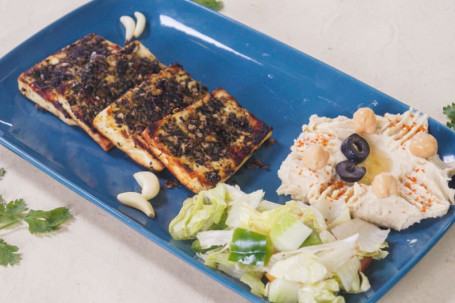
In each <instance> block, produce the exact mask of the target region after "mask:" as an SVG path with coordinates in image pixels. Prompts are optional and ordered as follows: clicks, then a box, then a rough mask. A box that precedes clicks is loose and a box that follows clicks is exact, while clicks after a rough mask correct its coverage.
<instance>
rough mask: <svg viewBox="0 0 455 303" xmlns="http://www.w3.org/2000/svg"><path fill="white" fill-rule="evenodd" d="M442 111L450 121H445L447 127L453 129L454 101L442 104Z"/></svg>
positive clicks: (454, 122) (454, 123) (454, 127)
mask: <svg viewBox="0 0 455 303" xmlns="http://www.w3.org/2000/svg"><path fill="white" fill-rule="evenodd" d="M442 112H443V113H444V114H445V115H446V116H447V118H449V119H450V122H447V127H450V128H452V129H454V130H455V103H452V105H447V106H444V107H443V108H442Z"/></svg>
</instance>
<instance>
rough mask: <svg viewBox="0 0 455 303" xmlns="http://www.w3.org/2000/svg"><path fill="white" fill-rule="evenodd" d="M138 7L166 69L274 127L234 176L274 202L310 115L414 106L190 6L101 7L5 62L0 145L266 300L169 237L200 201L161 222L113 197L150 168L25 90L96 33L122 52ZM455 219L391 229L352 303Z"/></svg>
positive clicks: (163, 204) (175, 195)
mask: <svg viewBox="0 0 455 303" xmlns="http://www.w3.org/2000/svg"><path fill="white" fill-rule="evenodd" d="M136 10H139V11H142V12H143V13H144V14H145V15H146V16H147V19H148V20H149V25H148V28H147V30H146V32H145V34H144V35H143V36H142V37H141V40H140V41H141V42H143V43H144V44H145V45H146V46H147V47H149V48H150V50H151V51H152V52H153V53H154V54H155V55H156V56H157V57H158V58H159V59H160V60H161V61H162V62H163V63H165V64H170V63H173V62H179V63H180V64H182V65H183V66H184V67H185V69H186V70H187V71H189V72H190V73H191V75H192V76H193V77H194V78H195V79H197V80H200V81H201V82H202V83H203V84H205V85H206V86H208V87H209V89H210V90H213V89H216V88H218V87H223V88H224V89H226V90H227V91H229V92H230V93H231V94H232V95H233V96H234V97H235V98H237V100H238V101H239V102H240V103H241V104H242V105H243V106H244V107H246V108H247V109H249V110H251V111H252V112H254V113H255V114H256V115H257V116H258V117H259V118H260V119H262V120H264V121H266V122H267V123H269V124H270V125H272V126H273V128H274V132H273V137H274V138H275V139H276V140H277V141H278V143H277V144H275V145H273V146H270V147H265V146H264V147H262V148H261V149H260V150H259V152H258V153H257V154H256V155H255V157H256V158H258V159H260V160H261V161H263V162H264V163H266V164H268V165H269V167H270V170H269V171H268V170H265V169H241V170H240V171H239V172H238V173H237V174H236V175H235V176H234V177H233V180H234V181H235V182H236V183H237V184H239V185H240V186H241V187H242V189H244V190H245V191H248V192H249V191H253V190H256V189H260V188H262V189H264V190H265V191H266V199H268V200H271V201H279V202H284V201H285V200H286V198H285V197H278V196H277V195H276V193H275V190H276V189H277V188H278V186H279V183H280V182H279V179H278V177H277V174H276V172H277V170H278V168H279V166H280V163H281V162H282V161H283V160H284V159H285V157H286V155H287V154H288V152H289V147H290V146H291V145H292V143H293V139H294V138H296V137H297V135H298V134H299V133H300V129H301V125H302V124H304V123H307V122H308V118H309V116H310V115H311V114H318V115H323V116H329V117H335V116H338V115H340V114H341V115H348V116H349V115H352V113H353V112H354V111H355V110H356V108H358V107H361V106H374V108H375V111H376V112H377V113H378V114H384V113H386V112H392V113H398V112H403V111H405V110H406V109H408V107H407V106H406V105H404V104H402V103H400V102H398V101H396V100H394V99H392V98H390V97H389V96H386V95H384V94H383V93H381V92H379V91H377V90H375V89H373V88H371V87H369V86H367V85H365V84H363V83H361V82H359V81H357V80H355V79H353V78H351V77H349V76H347V75H345V74H343V73H341V72H339V71H337V70H335V69H333V68H331V67H329V66H327V65H325V64H323V63H321V62H319V61H317V60H315V59H313V58H311V57H309V56H307V55H305V54H303V53H301V52H299V51H297V50H295V49H292V48H290V47H288V46H286V45H284V44H282V43H280V42H277V41H275V40H273V39H271V38H269V37H267V36H265V35H263V34H261V33H258V32H256V31H254V30H251V29H249V28H247V27H245V26H243V25H241V24H239V23H237V22H234V21H232V20H230V19H228V18H226V17H224V16H221V15H219V14H217V13H215V12H213V11H210V10H208V9H205V8H203V7H200V6H199V5H196V4H194V3H192V2H187V1H183V0H149V1H143V0H129V1H108V0H100V1H93V2H91V3H88V4H87V5H85V6H83V7H81V8H80V9H78V10H76V11H74V12H72V13H70V14H69V15H67V16H65V17H64V18H62V19H60V20H59V21H57V22H55V23H54V24H52V25H50V26H48V27H47V28H45V29H44V30H42V31H41V32H39V33H38V34H36V35H34V36H33V37H31V38H30V39H28V40H27V41H25V42H24V43H23V44H21V45H20V46H19V47H17V48H16V49H14V50H13V51H12V52H10V53H9V54H8V55H6V56H5V57H4V58H3V59H1V60H0V96H1V98H0V109H1V110H0V143H1V144H3V145H4V146H6V147H7V148H9V149H10V150H12V151H13V152H15V153H17V154H18V155H19V156H21V157H23V158H24V159H26V160H27V161H29V162H31V163H32V164H34V165H36V166H37V167H38V168H40V169H41V170H43V171H44V172H46V173H47V174H49V175H51V176H52V177H54V178H55V179H56V180H58V181H60V182H61V183H63V184H64V185H66V186H68V187H69V188H71V189H72V190H74V191H75V192H77V193H79V194H80V195H82V196H83V197H84V198H86V199H88V200H89V201H91V202H93V203H95V204H96V205H98V206H99V207H101V208H103V209H104V210H106V211H107V212H109V213H110V214H112V215H114V216H115V217H117V218H118V219H120V220H122V221H123V222H125V224H127V225H129V226H130V227H132V228H134V229H135V230H137V231H138V232H140V233H142V234H144V235H145V236H147V237H148V238H150V239H151V240H152V241H154V242H156V243H157V244H159V245H161V246H163V247H164V248H166V249H167V250H168V251H170V252H172V253H174V254H175V255H177V256H178V257H180V258H182V259H183V260H185V261H186V262H188V263H189V264H191V265H193V266H194V267H196V268H198V269H199V270H201V271H203V272H204V273H206V274H207V275H209V276H211V277H212V278H214V279H215V280H217V281H219V282H220V283H222V284H224V285H225V286H227V287H228V288H230V289H232V290H234V291H236V292H238V293H239V294H240V295H242V296H244V297H245V298H247V299H249V300H251V301H255V302H260V301H263V300H262V299H260V298H258V297H256V296H254V295H252V294H250V292H249V289H248V288H247V287H246V286H245V285H243V284H242V283H240V282H238V281H236V280H234V279H231V278H230V277H227V276H226V275H224V274H222V273H220V272H217V271H214V270H211V269H209V268H206V267H205V266H204V265H202V264H201V263H199V262H198V261H196V260H195V259H194V254H193V253H192V252H191V250H190V243H188V242H175V241H173V240H172V239H171V237H170V236H169V233H168V224H169V222H170V220H171V219H172V218H173V217H174V216H175V215H176V214H177V213H178V211H179V209H180V206H181V203H182V201H183V200H184V199H185V198H186V197H187V196H188V195H191V193H190V192H189V191H188V190H186V189H185V188H183V187H179V188H175V189H172V190H162V191H161V192H160V194H159V197H158V199H156V201H155V202H154V205H155V210H156V213H157V217H156V219H155V220H150V219H148V218H147V217H146V216H144V215H143V214H142V213H140V212H138V211H136V210H134V209H130V208H127V207H124V206H122V205H120V204H119V203H118V202H117V200H116V198H115V197H116V195H117V194H118V193H119V192H123V191H131V189H133V188H136V187H137V185H136V184H135V181H134V179H133V178H132V174H133V173H135V172H137V171H140V170H142V168H141V167H139V166H138V165H136V164H135V163H134V162H133V161H131V160H130V159H129V158H128V157H126V156H125V155H124V154H123V153H122V152H120V151H119V150H113V151H111V152H109V153H105V152H103V151H102V150H101V148H100V147H99V146H98V145H97V144H96V143H94V142H93V141H92V140H91V139H90V138H89V137H88V136H87V135H86V134H85V133H84V132H83V131H81V130H80V129H78V128H76V127H70V126H67V125H65V124H63V123H62V122H61V121H60V120H58V119H57V118H56V117H54V116H52V115H51V114H49V113H46V112H43V111H38V110H36V108H35V107H34V104H33V103H32V102H30V101H28V100H27V99H26V98H24V97H23V96H22V95H21V94H20V93H19V91H18V90H17V82H16V79H17V77H18V76H19V74H20V73H22V72H23V71H25V70H27V69H29V68H30V67H31V66H33V65H34V64H35V63H37V62H39V61H41V60H42V59H44V58H45V57H46V56H48V55H50V54H52V53H54V52H56V51H57V50H59V49H60V48H62V47H64V46H65V45H67V44H69V43H71V42H74V41H75V40H77V39H79V38H81V37H82V36H84V35H86V34H88V33H91V32H93V33H97V34H99V35H101V36H104V37H105V38H107V39H109V40H111V41H113V42H116V43H119V44H122V42H123V35H124V34H123V29H122V27H121V25H120V24H119V22H118V19H119V17H120V16H122V15H125V14H129V15H132V14H133V12H134V11H136ZM101 15H102V16H103V18H100V17H99V16H101ZM31 50H33V51H31ZM430 130H431V132H432V133H433V134H434V135H435V137H436V138H437V139H438V140H439V142H440V145H439V151H440V155H441V157H442V158H443V159H445V160H448V159H453V157H454V155H453V152H452V151H453V150H454V144H455V143H454V142H455V135H454V133H453V132H451V131H450V130H449V129H447V128H446V127H444V126H442V125H441V124H439V123H437V122H435V121H433V120H431V121H430ZM451 150H452V151H451ZM169 178H171V176H170V175H169V174H168V173H166V172H164V173H161V174H160V180H161V183H162V186H163V187H164V182H165V180H167V179H169ZM454 218H455V215H454V211H453V208H451V209H450V211H449V214H448V215H446V216H445V217H443V218H440V219H436V220H426V221H425V222H423V223H422V224H419V225H417V226H415V227H412V228H410V229H408V230H406V231H404V232H401V233H395V232H392V233H391V234H390V236H389V238H388V242H389V244H390V251H391V254H390V256H389V257H387V258H386V259H385V260H382V261H380V262H374V263H373V265H372V266H371V267H370V268H369V269H368V272H367V274H368V276H369V278H370V282H371V285H372V287H371V289H370V290H369V291H368V292H367V293H365V294H360V295H352V296H348V297H347V298H348V301H349V302H366V301H376V300H377V299H379V298H380V297H381V296H382V295H383V294H384V293H385V292H386V291H387V290H388V289H390V288H391V287H392V286H393V285H394V284H395V283H396V282H397V281H398V280H399V279H400V278H401V277H402V276H403V275H404V274H405V273H406V272H407V271H408V270H409V269H410V268H411V267H412V266H414V265H415V264H416V263H417V261H418V260H420V259H421V258H422V257H423V255H424V254H425V253H426V252H427V251H428V250H429V249H430V248H431V247H432V246H433V245H434V244H435V243H436V241H437V240H438V239H439V238H440V237H441V236H442V235H443V234H444V232H445V231H446V230H447V229H448V228H449V227H450V225H451V224H452V223H453V221H454Z"/></svg>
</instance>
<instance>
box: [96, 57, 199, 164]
mask: <svg viewBox="0 0 455 303" xmlns="http://www.w3.org/2000/svg"><path fill="white" fill-rule="evenodd" d="M206 95H208V92H207V88H205V87H203V86H202V85H201V84H200V83H199V82H198V81H195V80H193V79H192V78H191V77H190V75H189V74H188V73H187V72H185V71H184V70H183V69H182V68H181V67H180V66H177V65H175V66H170V67H168V68H166V69H165V70H163V71H161V72H160V73H159V74H155V75H152V76H150V77H149V78H148V79H146V80H145V81H144V82H143V83H142V84H140V85H139V86H137V87H135V88H133V89H131V90H129V91H128V92H126V93H125V94H124V95H123V96H122V97H121V98H119V99H117V100H116V101H115V102H114V103H112V104H111V105H109V106H108V107H107V108H105V109H104V110H103V111H101V112H100V113H99V114H98V115H97V116H96V117H95V119H94V120H93V126H94V127H95V128H96V129H97V130H98V131H99V132H100V133H101V134H102V135H103V136H105V137H107V138H108V139H110V140H111V141H112V143H113V144H114V145H116V146H117V147H118V148H119V149H121V150H123V151H124V152H125V153H126V154H128V155H129V156H130V157H131V158H132V159H133V160H134V161H136V162H137V163H139V164H140V165H142V166H144V167H147V168H152V169H154V170H156V171H160V170H162V169H163V168H164V166H163V164H162V163H161V162H160V161H159V160H157V158H156V157H155V156H154V155H153V154H152V153H151V152H150V150H149V147H148V144H147V143H146V142H145V141H144V139H143V138H142V136H141V133H142V132H143V131H144V130H145V128H146V127H147V125H149V124H151V123H154V122H156V121H158V120H161V119H163V118H165V117H167V116H169V115H171V114H174V113H177V112H179V111H181V110H182V109H184V108H185V107H187V106H188V105H191V104H193V103H194V102H195V101H197V100H199V99H201V98H203V97H204V96H206Z"/></svg>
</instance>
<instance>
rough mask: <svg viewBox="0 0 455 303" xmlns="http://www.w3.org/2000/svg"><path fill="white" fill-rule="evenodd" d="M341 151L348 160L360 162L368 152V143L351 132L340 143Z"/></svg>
mask: <svg viewBox="0 0 455 303" xmlns="http://www.w3.org/2000/svg"><path fill="white" fill-rule="evenodd" d="M341 152H342V153H343V154H344V155H345V156H346V158H348V160H351V161H354V162H355V163H360V162H362V161H363V160H365V159H366V158H367V157H368V155H369V154H370V145H368V142H367V140H365V139H364V138H362V137H361V136H359V135H358V134H352V135H350V136H349V137H347V138H346V139H345V140H344V141H343V143H341Z"/></svg>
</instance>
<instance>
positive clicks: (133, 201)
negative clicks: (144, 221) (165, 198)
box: [117, 192, 155, 218]
mask: <svg viewBox="0 0 455 303" xmlns="http://www.w3.org/2000/svg"><path fill="white" fill-rule="evenodd" d="M117 200H119V201H120V202H121V203H122V204H125V205H126V206H130V207H133V208H136V209H137V210H140V211H142V212H143V213H144V214H146V215H147V216H149V217H150V218H155V211H154V210H153V207H152V205H151V204H150V202H149V201H147V200H146V199H145V198H144V197H143V196H142V195H141V194H139V193H136V192H125V193H121V194H118V195H117Z"/></svg>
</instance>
